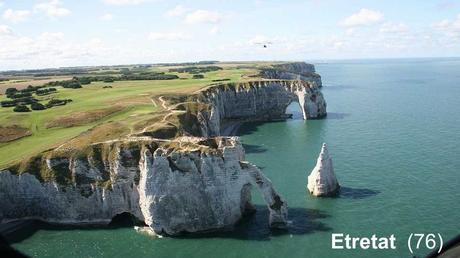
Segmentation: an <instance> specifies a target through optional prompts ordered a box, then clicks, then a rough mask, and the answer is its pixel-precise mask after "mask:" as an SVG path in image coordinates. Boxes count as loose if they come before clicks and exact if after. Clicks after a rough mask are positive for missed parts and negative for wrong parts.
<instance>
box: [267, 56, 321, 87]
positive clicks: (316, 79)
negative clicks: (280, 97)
mask: <svg viewBox="0 0 460 258" xmlns="http://www.w3.org/2000/svg"><path fill="white" fill-rule="evenodd" d="M260 74H261V76H262V78H266V79H283V80H303V81H309V82H313V83H314V84H316V86H317V87H320V88H321V87H322V86H323V84H322V81H321V76H320V75H319V74H317V73H316V71H315V66H314V65H312V64H307V63H304V62H297V63H285V64H279V65H273V68H267V69H262V71H261V73H260Z"/></svg>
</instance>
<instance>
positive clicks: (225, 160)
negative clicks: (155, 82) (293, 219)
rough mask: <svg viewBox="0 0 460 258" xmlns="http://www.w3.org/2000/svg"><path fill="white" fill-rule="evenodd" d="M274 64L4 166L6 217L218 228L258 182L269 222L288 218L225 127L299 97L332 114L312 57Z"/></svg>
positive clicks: (316, 111)
mask: <svg viewBox="0 0 460 258" xmlns="http://www.w3.org/2000/svg"><path fill="white" fill-rule="evenodd" d="M277 66H278V65H276V66H273V68H270V70H272V71H271V72H267V71H264V70H262V71H261V73H262V75H263V78H264V79H262V80H257V81H251V82H243V83H224V84H215V85H210V86H209V87H207V88H205V89H203V90H200V91H198V92H196V93H194V94H191V95H174V96H162V97H160V98H159V99H158V100H159V101H161V102H162V104H163V107H164V108H165V109H166V110H167V111H168V112H167V114H166V115H165V116H164V117H163V118H162V119H161V120H160V121H155V122H154V123H152V124H150V125H148V126H147V127H145V128H144V129H143V130H142V131H140V132H134V133H132V134H130V135H128V136H126V137H124V138H121V139H115V140H111V141H105V142H100V143H93V144H90V145H85V146H83V147H78V148H75V147H73V146H70V145H71V142H69V144H68V146H60V147H59V148H56V149H54V150H49V151H46V152H44V153H41V154H39V155H36V156H34V157H32V158H29V159H26V160H24V161H22V162H20V163H18V164H16V165H13V166H11V167H9V168H6V169H4V170H2V171H0V207H2V209H0V220H2V221H3V222H6V221H12V220H18V219H26V218H33V219H39V220H42V221H45V222H51V223H60V224H76V225H81V224H107V223H109V222H110V221H111V220H112V218H113V217H115V216H116V215H118V214H121V213H129V214H132V215H133V216H135V217H136V218H138V219H139V220H141V221H143V222H144V223H145V224H147V225H148V226H149V227H150V228H151V229H153V230H154V231H155V232H156V233H160V234H161V233H166V234H170V235H176V234H179V233H182V232H202V231H210V230H220V229H225V228H231V227H232V226H233V225H234V224H235V223H236V222H237V221H239V220H240V219H241V218H242V217H243V216H244V215H245V214H246V213H249V212H251V211H253V210H254V208H253V206H252V204H251V188H256V189H258V190H259V192H260V193H261V194H262V196H263V198H264V200H265V202H266V204H267V206H268V209H269V211H270V215H269V216H270V220H269V221H270V226H271V227H284V226H285V225H286V223H287V203H286V201H285V200H284V199H283V198H282V197H281V196H280V195H279V194H278V193H277V192H276V190H275V189H274V187H273V185H272V183H271V182H270V180H269V179H268V178H266V177H265V176H264V175H263V173H262V172H261V171H260V170H259V169H258V168H257V167H256V166H255V165H252V164H250V163H248V162H246V161H245V160H244V149H243V148H242V146H241V143H240V142H239V140H238V138H237V137H220V136H221V135H224V134H225V132H226V131H228V128H229V126H231V125H232V124H233V123H234V122H239V123H241V122H244V121H269V120H279V119H286V118H288V116H287V115H286V114H285V111H286V107H287V106H288V105H289V104H290V103H291V102H292V101H296V102H298V103H299V105H300V107H301V110H302V112H303V116H304V119H318V118H322V117H324V116H326V102H325V100H324V98H323V95H322V94H321V91H320V90H319V87H320V85H321V83H320V80H321V78H320V77H319V75H317V74H316V73H315V72H314V67H313V66H312V65H308V64H304V63H293V64H281V65H279V67H277ZM273 71H278V72H275V73H273ZM294 75H297V76H296V77H292V76H294Z"/></svg>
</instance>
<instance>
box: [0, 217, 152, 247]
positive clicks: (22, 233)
mask: <svg viewBox="0 0 460 258" xmlns="http://www.w3.org/2000/svg"><path fill="white" fill-rule="evenodd" d="M133 226H145V224H144V223H143V222H141V221H139V220H138V219H136V218H135V217H134V216H133V215H131V214H129V213H122V214H119V215H117V216H115V217H113V219H112V221H111V222H110V223H109V224H108V225H83V226H74V225H57V224H49V223H46V222H42V221H39V220H25V221H18V222H17V225H14V226H13V227H15V228H12V229H11V230H10V231H11V233H10V232H6V233H5V232H2V233H3V234H2V236H3V237H4V238H5V239H6V240H7V241H8V242H9V243H10V244H14V243H19V242H22V241H23V240H25V239H27V238H29V237H31V236H33V235H34V234H35V233H36V232H37V231H39V230H50V231H51V230H56V231H70V230H100V229H103V230H114V229H121V228H130V229H132V228H133Z"/></svg>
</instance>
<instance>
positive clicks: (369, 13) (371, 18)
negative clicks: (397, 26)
mask: <svg viewBox="0 0 460 258" xmlns="http://www.w3.org/2000/svg"><path fill="white" fill-rule="evenodd" d="M381 21H383V14H382V13H381V12H379V11H374V10H369V9H366V8H363V9H361V10H359V12H357V13H355V14H353V15H351V16H349V17H347V18H345V19H344V20H343V21H341V22H340V25H342V26H345V27H356V26H368V25H372V24H375V23H379V22H381Z"/></svg>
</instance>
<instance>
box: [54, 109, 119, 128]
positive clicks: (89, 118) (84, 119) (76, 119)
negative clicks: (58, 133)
mask: <svg viewBox="0 0 460 258" xmlns="http://www.w3.org/2000/svg"><path fill="white" fill-rule="evenodd" d="M123 108H124V107H123V106H113V107H110V108H104V109H96V110H91V111H84V112H74V113H71V114H69V115H65V116H61V117H58V118H56V119H54V120H52V121H50V122H48V123H46V128H53V127H64V128H66V127H73V126H78V125H84V124H89V123H92V122H96V121H98V120H100V119H103V118H104V117H106V116H108V115H111V114H113V113H116V112H119V111H121V110H123Z"/></svg>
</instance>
